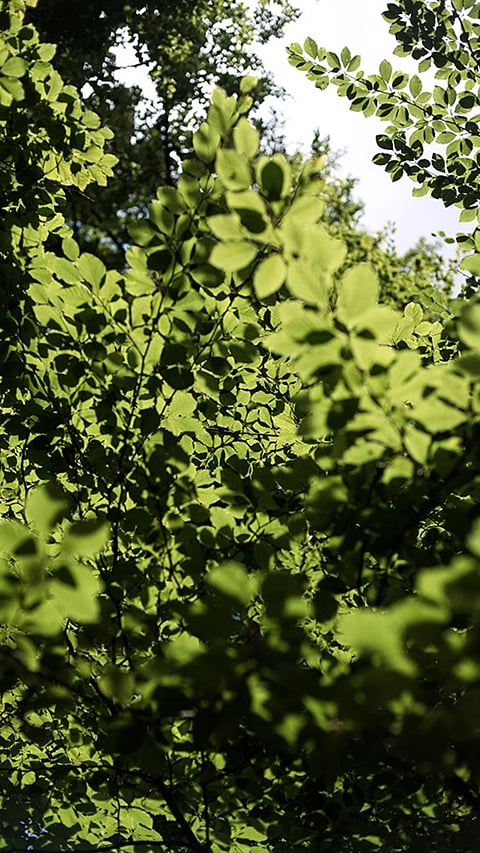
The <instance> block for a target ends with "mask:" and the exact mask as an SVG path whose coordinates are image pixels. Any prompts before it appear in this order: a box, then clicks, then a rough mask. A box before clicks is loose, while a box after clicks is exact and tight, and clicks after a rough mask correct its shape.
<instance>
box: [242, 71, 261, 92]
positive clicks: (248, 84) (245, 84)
mask: <svg viewBox="0 0 480 853" xmlns="http://www.w3.org/2000/svg"><path fill="white" fill-rule="evenodd" d="M257 86H258V77H255V76H253V75H252V74H247V75H246V76H245V77H242V79H241V80H240V92H241V93H242V95H248V94H249V93H250V92H253V90H254V89H256V87H257Z"/></svg>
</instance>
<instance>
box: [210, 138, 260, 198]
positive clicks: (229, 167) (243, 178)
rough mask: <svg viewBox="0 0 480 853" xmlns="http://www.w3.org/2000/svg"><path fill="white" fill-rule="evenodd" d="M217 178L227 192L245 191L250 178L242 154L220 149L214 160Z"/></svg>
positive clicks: (228, 149)
mask: <svg viewBox="0 0 480 853" xmlns="http://www.w3.org/2000/svg"><path fill="white" fill-rule="evenodd" d="M215 169H216V171H217V174H218V177H219V178H220V179H221V181H222V183H223V184H224V186H225V187H226V189H228V190H246V189H248V187H249V186H250V184H251V181H252V177H251V174H250V168H249V165H248V162H247V160H246V159H245V156H244V155H243V154H240V153H239V152H238V151H234V150H233V149H231V148H221V149H220V150H219V151H218V153H217V157H216V160H215Z"/></svg>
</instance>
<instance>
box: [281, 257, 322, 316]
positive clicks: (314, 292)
mask: <svg viewBox="0 0 480 853" xmlns="http://www.w3.org/2000/svg"><path fill="white" fill-rule="evenodd" d="M287 287H288V289H289V291H290V293H291V294H292V296H294V297H296V298H297V299H301V300H302V302H305V303H307V305H318V306H321V307H324V306H326V305H327V304H328V300H329V280H328V278H326V276H325V273H322V270H315V269H314V268H313V267H312V266H311V265H310V264H308V263H306V262H305V261H301V260H298V261H297V260H292V261H290V262H289V264H288V273H287Z"/></svg>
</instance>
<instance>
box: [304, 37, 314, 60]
mask: <svg viewBox="0 0 480 853" xmlns="http://www.w3.org/2000/svg"><path fill="white" fill-rule="evenodd" d="M303 49H304V51H305V53H308V55H309V56H311V57H312V59H316V58H317V53H318V46H317V43H316V41H314V40H313V39H312V38H310V36H308V37H307V38H306V39H305V41H304V43H303Z"/></svg>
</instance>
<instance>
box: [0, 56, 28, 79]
mask: <svg viewBox="0 0 480 853" xmlns="http://www.w3.org/2000/svg"><path fill="white" fill-rule="evenodd" d="M26 70H27V63H26V62H25V60H24V59H22V57H21V56H11V57H10V59H7V61H6V62H4V63H3V65H2V66H1V68H0V71H1V73H2V74H5V75H6V76H8V77H23V75H24V74H25V71H26Z"/></svg>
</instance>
